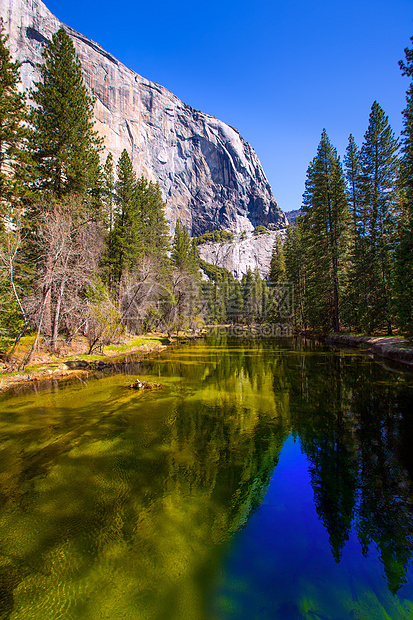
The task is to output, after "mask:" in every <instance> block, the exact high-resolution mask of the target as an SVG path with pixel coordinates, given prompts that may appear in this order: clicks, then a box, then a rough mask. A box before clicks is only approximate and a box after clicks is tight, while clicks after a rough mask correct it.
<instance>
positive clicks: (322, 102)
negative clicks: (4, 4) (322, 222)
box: [46, 0, 413, 211]
mask: <svg viewBox="0 0 413 620" xmlns="http://www.w3.org/2000/svg"><path fill="white" fill-rule="evenodd" d="M46 4H47V6H48V8H49V9H50V10H51V11H52V12H53V13H54V14H55V15H56V16H57V17H58V18H59V19H61V20H62V21H63V22H65V23H66V24H68V25H70V26H72V27H73V28H75V29H76V30H78V31H80V32H82V33H83V34H85V35H86V36H88V37H89V38H91V39H93V40H94V41H97V42H98V43H99V44H100V45H102V47H103V48H105V49H106V50H107V51H109V52H111V53H112V54H113V55H114V56H116V57H117V58H118V59H119V60H121V61H122V62H123V63H124V64H126V65H127V66H128V67H130V68H131V69H134V70H135V71H137V72H138V73H140V74H141V75H143V76H144V77H146V78H148V79H150V80H153V81H154V82H158V83H159V84H162V85H163V86H165V87H166V88H169V89H170V90H171V91H172V92H173V93H175V94H176V95H177V96H178V97H180V99H182V100H183V101H184V102H185V103H188V104H189V105H191V106H192V107H194V108H196V109H198V110H202V111H203V112H207V113H208V114H212V115H214V116H216V117H218V118H220V119H222V120H223V121H225V122H226V123H228V124H229V125H232V126H233V127H236V128H237V129H238V130H239V131H240V132H241V134H242V136H243V137H244V138H245V139H246V140H248V142H250V144H251V145H252V146H253V148H254V149H255V151H256V152H257V154H258V156H259V158H260V160H261V162H262V165H263V168H264V171H265V173H266V175H267V177H268V180H269V182H270V184H271V186H272V189H273V192H274V195H275V198H276V199H277V201H278V203H279V205H280V207H281V208H282V209H284V210H285V211H290V210H292V209H296V208H299V207H300V204H301V196H302V193H303V191H304V182H305V176H306V170H307V166H308V163H309V161H310V160H311V159H312V158H313V157H314V155H315V152H316V149H317V145H318V143H319V141H320V136H321V132H322V130H323V128H324V127H325V128H326V130H327V133H328V135H329V137H330V139H331V141H332V143H333V144H334V145H335V146H336V148H337V149H338V151H339V154H340V155H341V156H342V155H343V154H344V151H345V148H346V145H347V140H348V136H349V134H350V133H353V135H354V136H355V138H356V141H357V142H358V144H360V143H361V142H362V140H363V135H364V133H365V131H366V129H367V124H368V117H369V113H370V108H371V105H372V103H373V101H374V100H377V101H378V102H379V104H380V105H381V106H382V108H383V109H384V111H385V112H386V114H388V116H389V120H390V123H391V125H392V127H393V129H394V130H395V132H396V133H397V134H399V133H400V131H401V128H402V116H401V111H402V109H403V107H404V103H405V93H406V89H407V86H408V80H407V78H402V76H401V72H400V70H399V68H398V60H400V59H401V58H404V53H403V49H404V48H405V47H406V46H409V47H410V46H411V43H410V37H411V36H413V3H412V1H411V0H409V1H407V0H392V1H384V0H365V1H363V0H359V1H355V0H346V1H345V2H344V1H340V0H329V1H326V0H284V1H283V2H280V1H279V0H272V1H270V0H255V2H252V1H249V2H246V1H245V0H237V1H235V0H220V1H218V0H210V1H209V2H208V3H205V4H200V3H197V2H194V1H192V2H190V1H189V0H175V1H174V2H171V1H170V0H169V1H168V2H166V1H165V0H157V2H152V3H149V2H147V1H146V2H131V1H130V0H118V1H117V2H116V3H115V2H113V0H112V1H111V2H108V1H107V0H99V1H98V0H89V1H88V2H85V1H84V0H82V1H81V0H71V1H70V2H67V0H46Z"/></svg>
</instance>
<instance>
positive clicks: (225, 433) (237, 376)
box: [0, 342, 412, 620]
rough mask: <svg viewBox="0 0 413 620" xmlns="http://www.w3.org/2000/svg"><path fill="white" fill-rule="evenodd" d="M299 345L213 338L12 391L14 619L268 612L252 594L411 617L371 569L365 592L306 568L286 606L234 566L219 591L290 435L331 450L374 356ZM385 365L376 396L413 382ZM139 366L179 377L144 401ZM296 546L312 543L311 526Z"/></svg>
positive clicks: (2, 423)
mask: <svg viewBox="0 0 413 620" xmlns="http://www.w3.org/2000/svg"><path fill="white" fill-rule="evenodd" d="M286 349H287V346H286V345H285V344H281V345H277V346H275V345H272V346H271V345H269V344H268V343H263V344H262V345H257V343H255V344H254V343H250V344H248V343H246V344H245V346H240V344H239V343H235V345H234V346H232V347H231V346H229V347H226V346H212V344H210V345H208V346H205V343H202V342H200V343H196V344H195V345H193V346H191V347H188V348H186V349H176V350H174V351H172V352H171V351H169V352H168V353H167V355H164V356H161V357H160V358H159V359H157V360H155V361H153V362H147V363H143V364H141V365H136V366H134V367H133V368H127V369H126V373H125V374H122V375H116V376H110V377H104V378H102V379H100V380H89V381H86V382H85V383H79V382H77V383H75V384H72V385H70V386H66V387H65V388H64V389H55V390H53V391H44V392H41V391H40V392H39V393H37V394H36V393H33V392H26V393H23V394H21V395H18V396H10V397H8V398H3V399H2V401H1V413H0V499H1V504H0V617H5V618H11V619H12V620H23V619H24V620H26V619H30V620H37V619H39V620H40V619H41V620H44V619H45V618H53V619H54V618H64V619H72V618H73V619H79V620H84V619H93V620H97V619H100V618H108V619H109V618H110V619H114V618H122V619H124V618H125V619H126V618H134V619H135V618H151V619H152V618H156V619H157V618H168V619H171V620H174V619H175V618H176V619H178V618H179V619H182V618H185V619H189V620H190V619H192V618H193V619H194V620H195V619H196V620H202V619H203V618H208V619H209V618H219V619H220V620H223V619H224V618H244V617H258V616H254V615H249V616H248V615H244V614H245V613H246V612H245V610H246V609H249V608H251V605H252V609H254V610H259V609H262V610H263V611H262V613H261V614H260V618H261V617H262V618H266V617H268V618H280V620H285V618H288V617H303V618H314V617H318V615H319V617H325V618H331V619H333V618H336V617H337V616H335V615H334V607H335V606H336V609H341V610H342V614H346V616H343V617H354V618H360V620H361V619H362V618H363V619H364V618H373V617H377V618H386V617H388V614H390V616H389V617H392V618H394V619H396V618H405V617H406V618H407V617H409V615H408V614H409V613H410V614H411V613H412V605H411V601H410V600H409V599H405V600H403V599H401V598H400V599H399V598H397V597H394V596H393V594H391V593H390V591H388V590H386V589H384V591H380V593H376V592H374V590H373V589H372V590H371V591H370V590H366V585H365V581H363V580H361V581H360V585H359V586H354V587H355V589H353V593H352V591H351V589H350V588H349V586H348V584H347V583H344V584H343V583H339V582H336V583H331V585H330V586H329V592H328V595H327V594H326V593H325V589H322V588H320V584H319V583H317V582H313V581H311V579H310V574H309V573H308V572H304V571H303V573H302V575H301V576H300V578H299V580H298V581H299V586H300V587H299V594H298V595H297V596H296V597H294V598H293V600H292V602H288V601H283V600H282V598H281V597H282V593H281V594H279V596H280V599H279V600H277V601H275V602H274V601H273V602H272V603H271V604H270V603H269V600H270V599H267V598H265V597H266V596H267V595H265V596H264V595H263V594H262V592H261V591H260V589H259V588H256V589H253V592H252V591H251V588H250V587H249V582H248V580H247V579H244V578H236V577H234V576H233V577H231V578H230V581H229V582H228V584H227V586H226V588H225V589H224V590H219V589H218V591H217V592H216V595H215V594H214V592H215V591H216V584H217V575H219V574H220V570H221V568H220V567H221V563H222V559H223V557H224V556H225V553H226V552H227V550H228V548H229V546H230V545H231V541H232V539H233V537H234V535H235V534H236V533H237V532H240V531H243V528H246V527H247V525H248V523H249V521H250V519H251V515H252V514H254V512H255V511H257V510H258V509H259V507H260V506H261V505H262V504H263V501H264V498H265V495H266V492H267V489H268V486H269V484H270V480H271V477H272V475H273V471H274V468H276V466H277V463H278V461H279V458H280V454H281V453H282V450H283V446H284V444H285V442H286V439H287V437H288V436H289V434H290V433H291V432H292V433H293V434H295V435H296V436H297V437H300V438H301V439H300V440H301V442H302V444H301V445H302V449H303V450H304V451H306V453H308V454H309V455H310V457H311V458H313V452H314V454H316V453H317V454H319V453H320V452H322V451H323V450H325V449H326V447H327V448H328V446H329V441H330V439H329V435H328V431H329V428H330V425H331V424H333V422H332V421H331V420H332V418H331V416H332V415H333V413H334V411H336V410H337V407H338V405H337V403H338V402H340V403H341V405H340V406H342V407H343V410H344V409H345V410H346V411H347V409H348V407H347V404H348V403H350V401H351V397H352V396H351V395H352V394H354V392H355V390H357V389H360V390H361V388H360V382H359V381H358V380H357V376H358V373H359V372H360V371H361V369H362V370H363V372H364V369H368V368H372V363H371V362H369V361H367V360H364V359H363V358H362V357H361V356H359V357H354V356H348V355H346V356H340V355H338V354H337V353H334V355H329V354H328V353H327V352H325V351H321V352H317V351H306V352H305V354H304V355H301V354H299V352H297V351H293V350H292V351H289V350H288V349H287V350H286ZM374 368H376V366H374ZM379 375H380V376H379V377H378V376H377V373H376V372H370V371H367V373H365V374H363V381H364V383H365V384H366V393H368V390H369V389H370V388H371V386H373V385H374V386H377V389H379V390H382V392H381V397H382V401H383V407H384V405H385V400H383V398H385V397H387V396H386V395H387V394H390V392H391V391H392V389H404V386H405V384H406V385H407V386H408V385H409V380H408V379H406V380H404V379H402V380H401V381H400V380H397V381H396V379H392V378H389V379H386V380H385V379H384V375H383V373H382V371H381V370H380V371H379ZM136 376H139V378H140V379H141V380H145V381H149V382H156V381H159V380H160V377H161V381H162V383H163V384H164V385H165V390H162V391H159V392H148V393H145V394H142V395H140V396H139V398H137V397H136V394H135V393H134V392H133V391H130V390H128V389H127V387H126V386H127V384H128V383H130V382H131V381H133V380H134V379H135V378H136ZM338 385H339V387H340V390H339V391H338ZM337 394H340V401H338V400H337V399H338V396H337ZM360 394H364V392H360ZM310 395H311V398H310ZM363 398H364V396H363ZM360 399H362V396H361V395H360ZM330 401H332V409H331V410H330V409H328V407H327V405H326V403H328V402H330ZM378 402H381V401H379V400H378V401H377V403H378ZM389 402H390V401H389ZM320 403H323V405H322V406H323V411H321V410H320ZM360 403H364V401H363V400H360ZM377 403H376V402H375V406H377ZM366 406H367V405H366ZM380 406H381V405H380ZM348 410H350V409H348ZM383 410H384V409H383ZM380 411H381V410H380V408H378V409H377V412H378V413H377V415H379V414H380ZM386 411H388V409H387V410H386ZM332 412H333V413H332ZM334 415H335V414H334ZM352 415H353V416H354V415H355V414H354V413H353V414H352ZM349 416H350V414H347V418H348V419H347V421H346V423H345V424H344V423H342V430H341V431H340V432H341V433H342V438H344V439H343V440H345V441H348V442H350V441H351V438H352V437H353V436H354V434H355V433H356V431H355V430H354V429H355V423H354V424H353V418H350V417H349ZM333 417H334V416H333ZM380 419H381V418H380ZM334 420H336V418H335V417H334ZM369 423H370V422H369ZM334 432H337V430H335V431H334ZM312 451H313V452H312ZM350 456H351V455H350ZM350 456H349V457H348V460H349V463H350V466H351V464H352V462H353V461H352V458H353V457H351V458H350ZM396 469H397V468H396ZM396 469H395V471H396ZM397 475H402V474H401V473H400V474H399V470H398V469H397ZM326 479H327V478H326ZM400 480H401V481H402V482H403V484H407V483H406V478H401V479H400ZM327 481H328V479H327ZM406 488H408V486H407V487H406ZM277 510H278V511H280V510H282V506H280V507H277ZM343 510H344V509H343ZM327 516H328V515H327ZM325 522H326V524H327V525H326V527H327V526H329V521H328V518H327V517H325ZM281 535H282V533H281ZM333 543H334V541H333ZM333 543H331V544H332V545H333ZM296 544H297V545H299V546H300V548H301V549H302V552H303V553H304V552H305V553H308V550H309V549H310V548H311V545H310V544H309V543H308V541H306V539H305V538H304V537H303V538H300V539H299V541H298V540H297V543H296ZM333 547H334V545H333ZM329 553H330V551H329ZM303 557H304V556H303ZM266 561H267V562H270V563H274V562H276V561H279V560H277V559H276V558H266ZM270 565H271V564H269V565H268V567H270ZM379 566H381V565H380V564H379V562H378V563H377V566H376V568H375V571H376V573H377V574H379V576H380V571H379V568H377V567H379ZM396 568H397V567H396ZM380 578H381V576H380ZM214 597H216V598H214ZM251 597H252V598H253V599H254V602H253V604H252V603H251V600H250V599H251ZM247 599H248V603H247ZM211 600H214V601H215V602H214V604H213V605H212V606H211ZM248 605H249V607H248ZM253 613H255V612H253ZM289 613H290V614H294V613H295V614H296V616H291V615H290V616H288V614H289ZM283 614H284V616H283ZM368 614H370V615H368ZM386 614H387V615H386ZM406 614H407V615H406ZM410 617H411V616H410Z"/></svg>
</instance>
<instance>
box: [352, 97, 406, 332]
mask: <svg viewBox="0 0 413 620" xmlns="http://www.w3.org/2000/svg"><path fill="white" fill-rule="evenodd" d="M397 150H398V143H397V140H396V138H395V136H394V133H393V131H392V129H391V127H390V125H389V119H388V117H387V116H386V115H385V113H384V112H383V110H382V108H381V107H380V106H379V104H378V103H377V102H376V101H375V102H374V103H373V105H372V108H371V113H370V117H369V126H368V128H367V131H366V133H365V136H364V142H363V145H362V148H361V183H360V201H361V207H360V215H359V228H360V234H361V236H362V238H363V242H364V244H365V247H366V250H365V262H366V266H367V265H368V270H367V269H366V273H367V274H368V280H367V282H366V293H367V300H366V308H365V311H364V312H363V314H364V319H363V325H362V327H363V328H364V329H367V330H368V331H372V330H373V329H382V328H383V327H387V330H388V333H389V334H391V332H392V314H393V308H392V295H393V281H392V279H393V266H392V260H393V257H394V243H395V235H394V230H395V225H396V214H395V210H396V206H397V202H396V198H397V197H396V192H395V187H396V179H397V175H398V169H399V163H398V159H397Z"/></svg>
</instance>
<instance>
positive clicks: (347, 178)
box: [0, 28, 413, 369]
mask: <svg viewBox="0 0 413 620" xmlns="http://www.w3.org/2000/svg"><path fill="white" fill-rule="evenodd" d="M412 55H413V52H412V51H411V50H408V49H407V50H406V63H401V68H402V71H403V73H404V74H405V75H407V76H410V77H412V75H413V56H412ZM0 59H1V65H0V73H1V76H0V77H1V80H0V83H1V88H0V209H1V212H0V302H1V307H0V352H2V354H3V357H5V358H7V357H8V358H9V359H10V358H12V357H13V355H14V354H15V352H16V347H18V346H19V343H20V342H21V339H22V338H25V337H26V338H27V337H29V340H30V342H31V346H30V347H29V348H28V350H27V352H26V355H25V356H24V358H23V359H20V360H19V367H20V369H23V368H25V367H26V366H27V365H28V364H30V362H31V361H32V359H33V356H34V355H35V354H36V352H38V351H39V349H42V350H44V351H47V352H48V353H52V354H53V355H59V354H60V353H61V352H63V351H67V349H68V348H70V346H71V345H72V343H74V342H75V341H76V339H78V338H81V339H83V342H86V343H87V347H86V348H87V350H86V353H88V354H93V353H95V352H96V351H99V350H102V349H103V347H107V346H109V345H111V344H116V345H122V343H123V344H125V343H128V342H130V339H131V338H133V337H134V336H135V335H138V334H142V333H147V332H150V331H157V332H159V333H164V334H166V335H168V336H171V335H172V334H177V333H179V332H187V333H189V332H190V333H192V334H194V333H197V332H199V330H200V329H202V328H203V327H204V325H205V323H207V322H209V323H244V324H252V323H268V322H271V323H274V322H276V323H277V322H278V323H283V324H288V325H291V326H293V327H294V328H295V329H297V330H303V329H312V330H318V331H331V330H334V331H339V330H340V329H341V327H342V326H343V325H344V326H346V327H349V328H352V329H356V330H363V331H365V332H367V333H373V332H376V331H382V330H384V329H385V330H387V331H388V333H392V330H393V329H394V328H396V329H398V330H399V332H401V333H404V334H410V335H411V334H412V333H413V317H412V298H413V206H412V205H413V120H412V119H413V109H412V105H413V103H412V101H413V91H412V88H413V86H412V85H410V87H409V90H408V92H407V106H406V109H405V111H404V132H403V136H402V140H401V147H402V149H401V153H402V154H401V155H399V141H398V140H397V139H396V138H395V136H394V134H393V132H392V130H391V128H390V126H389V123H388V119H387V117H386V116H385V114H384V112H383V110H381V108H380V106H379V105H378V104H377V103H376V102H375V103H374V104H373V107H372V112H371V116H370V123H369V127H368V130H367V132H366V135H365V141H364V143H363V145H362V147H361V148H360V149H358V147H357V145H356V144H355V142H354V139H353V138H352V137H350V141H349V147H348V150H347V153H346V157H345V160H344V163H345V167H344V169H343V167H342V165H341V162H340V160H339V157H338V155H337V152H336V150H335V149H334V147H333V146H332V145H331V143H330V141H329V138H328V136H327V133H326V132H325V131H324V132H323V134H322V138H321V142H320V145H319V148H318V151H317V155H316V157H315V158H314V160H313V161H312V162H311V164H310V166H309V169H308V175H307V183H306V192H305V195H304V216H302V217H300V218H298V219H297V222H296V225H295V226H294V227H293V228H292V227H290V228H289V229H288V232H287V237H286V240H285V243H284V244H282V243H281V241H280V239H279V240H278V241H277V242H276V244H275V246H274V249H273V254H272V260H271V268H270V271H269V274H268V276H267V278H265V279H263V278H262V277H261V275H260V272H259V270H258V268H256V269H255V270H254V271H252V270H251V269H249V270H248V272H247V273H246V274H245V275H244V276H243V278H242V280H241V281H238V280H237V279H235V278H234V277H233V275H232V274H231V273H230V272H229V271H227V270H226V269H224V268H223V267H220V266H218V265H211V264H208V263H206V262H205V261H201V260H200V258H199V253H198V245H199V244H202V243H206V242H211V241H219V242H221V243H224V242H228V241H231V240H232V239H233V235H232V233H229V232H227V231H212V232H210V233H206V234H204V235H202V237H200V238H198V239H191V238H190V235H189V233H188V230H187V229H186V227H185V226H184V224H183V223H181V222H180V221H179V220H178V221H177V222H176V225H175V233H174V237H173V239H171V238H170V236H169V227H168V223H167V220H166V216H165V203H164V201H163V199H162V194H161V190H160V187H159V184H158V183H156V182H153V181H149V180H147V179H146V178H144V177H143V176H140V177H139V176H137V175H136V172H135V170H134V167H133V162H132V160H131V155H130V154H129V153H128V152H127V151H126V150H124V151H123V152H122V154H121V156H120V158H119V160H118V161H114V159H113V157H112V155H111V154H108V155H107V157H106V159H105V158H104V157H103V144H102V140H101V139H100V138H99V137H98V135H97V132H96V131H95V129H94V122H93V109H94V104H95V101H94V98H93V95H91V94H90V93H89V91H88V89H87V88H86V85H85V84H84V81H83V74H82V68H81V64H80V61H79V59H78V58H77V56H76V52H75V48H74V45H73V43H72V41H71V39H70V37H69V36H68V35H67V33H66V32H65V30H64V29H60V30H59V31H58V32H57V33H55V34H54V35H53V37H52V39H51V41H50V43H49V45H48V46H47V47H45V49H44V51H43V63H42V64H41V65H39V67H38V68H39V72H40V79H39V81H38V82H37V83H35V85H34V88H33V89H32V90H31V91H30V92H28V93H27V94H22V93H21V88H20V87H21V84H20V76H19V64H18V63H16V62H13V61H12V60H11V56H10V53H9V50H8V48H7V38H6V37H5V35H4V31H3V28H1V34H0ZM132 157H133V154H132ZM261 228H262V230H261ZM254 232H255V233H256V234H259V233H264V232H266V229H265V228H264V227H257V228H256V229H255V231H254ZM291 284H292V285H293V286H294V300H295V303H294V304H293V297H292V287H291ZM29 335H30V336H29ZM29 340H26V342H28V341H29Z"/></svg>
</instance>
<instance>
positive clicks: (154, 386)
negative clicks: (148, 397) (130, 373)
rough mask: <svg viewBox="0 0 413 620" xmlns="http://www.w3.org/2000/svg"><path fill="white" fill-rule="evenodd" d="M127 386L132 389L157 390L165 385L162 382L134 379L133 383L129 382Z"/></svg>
mask: <svg viewBox="0 0 413 620" xmlns="http://www.w3.org/2000/svg"><path fill="white" fill-rule="evenodd" d="M128 387H129V388H131V389H132V390H159V389H163V388H164V387H165V386H164V385H162V383H149V382H148V381H140V380H139V379H136V381H134V383H129V385H128Z"/></svg>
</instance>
